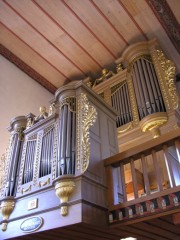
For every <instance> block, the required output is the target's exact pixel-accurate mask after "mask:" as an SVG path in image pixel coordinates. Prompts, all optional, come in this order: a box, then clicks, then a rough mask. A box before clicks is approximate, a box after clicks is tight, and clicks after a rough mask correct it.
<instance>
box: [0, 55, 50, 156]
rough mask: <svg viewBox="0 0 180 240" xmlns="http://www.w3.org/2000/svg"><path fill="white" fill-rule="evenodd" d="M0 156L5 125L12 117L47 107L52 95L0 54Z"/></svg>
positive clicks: (3, 142)
mask: <svg viewBox="0 0 180 240" xmlns="http://www.w3.org/2000/svg"><path fill="white" fill-rule="evenodd" d="M0 69H1V70H0V157H1V156H2V154H3V153H4V152H5V148H6V146H7V143H8V140H9V136H10V134H9V132H8V131H7V130H6V127H8V126H9V123H10V121H11V119H12V118H14V117H16V116H22V115H27V114H28V113H29V112H32V113H33V114H35V115H38V113H39V106H46V107H47V109H48V107H49V101H50V100H51V99H52V98H53V95H52V94H51V93H50V92H49V91H47V90H46V89H45V88H43V87H42V86H41V85H40V84H38V83H37V82H36V81H35V80H33V79H32V78H30V77H29V76H28V75H26V74H25V73H24V72H22V71H21V70H20V69H19V68H18V67H16V66H15V65H14V64H12V63H11V62H9V61H8V60H7V59H6V58H4V57H2V56H0Z"/></svg>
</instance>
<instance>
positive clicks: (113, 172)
mask: <svg viewBox="0 0 180 240" xmlns="http://www.w3.org/2000/svg"><path fill="white" fill-rule="evenodd" d="M105 167H106V176H107V179H108V181H107V185H108V203H109V221H110V222H117V221H124V220H129V219H134V218H140V217H143V216H147V215H152V214H155V213H161V212H163V213H164V212H167V211H175V210H176V208H177V207H178V206H179V205H180V203H179V202H180V129H176V130H175V131H172V132H170V133H169V134H165V135H163V136H161V137H159V138H157V139H153V140H151V141H149V142H146V143H145V144H143V145H139V146H138V147H134V148H131V149H130V150H127V151H124V152H121V153H118V154H116V155H114V156H112V157H109V158H107V159H105Z"/></svg>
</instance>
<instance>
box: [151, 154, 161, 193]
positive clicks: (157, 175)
mask: <svg viewBox="0 0 180 240" xmlns="http://www.w3.org/2000/svg"><path fill="white" fill-rule="evenodd" d="M152 158H153V164H154V168H155V172H156V178H157V184H158V190H159V191H163V186H162V181H161V172H160V169H159V165H158V161H157V156H156V151H155V150H152Z"/></svg>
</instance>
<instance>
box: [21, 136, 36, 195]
mask: <svg viewBox="0 0 180 240" xmlns="http://www.w3.org/2000/svg"><path fill="white" fill-rule="evenodd" d="M33 137H34V136H33ZM27 142H28V141H27V139H26V140H25V142H24V145H23V151H22V157H21V166H20V170H19V181H18V189H17V191H18V192H21V184H22V178H23V169H24V163H25V158H26V148H27Z"/></svg>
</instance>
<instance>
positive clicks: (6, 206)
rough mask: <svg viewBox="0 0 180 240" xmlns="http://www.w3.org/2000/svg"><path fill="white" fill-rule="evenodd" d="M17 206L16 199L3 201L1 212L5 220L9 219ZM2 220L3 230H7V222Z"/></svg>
mask: <svg viewBox="0 0 180 240" xmlns="http://www.w3.org/2000/svg"><path fill="white" fill-rule="evenodd" d="M14 207H15V201H14V200H4V201H2V202H1V206H0V209H1V213H2V216H3V221H4V220H5V221H7V220H8V219H9V217H10V215H11V213H12V211H13V210H14ZM3 221H2V231H6V229H7V224H8V223H7V222H3Z"/></svg>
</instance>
